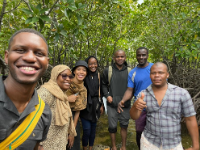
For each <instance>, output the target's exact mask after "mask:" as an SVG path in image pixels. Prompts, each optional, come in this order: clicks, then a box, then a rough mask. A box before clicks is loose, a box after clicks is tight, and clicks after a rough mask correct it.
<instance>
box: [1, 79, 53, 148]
mask: <svg viewBox="0 0 200 150" xmlns="http://www.w3.org/2000/svg"><path fill="white" fill-rule="evenodd" d="M38 103H39V101H38V95H37V91H36V90H35V91H34V94H33V96H32V98H31V100H30V102H29V103H28V105H27V106H26V108H25V110H24V111H23V112H22V113H21V114H19V112H18V111H17V108H16V107H15V105H14V104H13V102H12V101H11V100H10V98H9V97H8V96H7V95H6V93H5V88H4V83H3V79H2V77H0V142H2V141H3V140H5V139H6V138H7V137H8V136H9V135H10V134H11V133H12V132H13V131H14V130H15V129H16V128H17V127H18V126H19V125H20V124H21V123H22V122H23V120H24V119H25V118H26V116H28V115H29V114H30V113H31V112H33V111H34V110H35V105H37V104H38ZM50 124H51V110H50V108H49V106H48V105H47V104H45V108H44V111H43V113H42V116H41V117H40V119H39V121H38V123H37V125H36V127H35V128H34V130H33V132H32V133H31V135H30V136H29V137H28V139H27V140H26V141H25V142H24V143H23V144H22V145H20V146H19V147H18V148H16V150H33V149H34V147H35V145H36V143H37V142H40V141H43V140H45V139H46V136H47V132H48V129H49V126H50Z"/></svg>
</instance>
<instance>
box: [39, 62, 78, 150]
mask: <svg viewBox="0 0 200 150" xmlns="http://www.w3.org/2000/svg"><path fill="white" fill-rule="evenodd" d="M72 78H73V75H72V72H71V70H70V68H69V67H68V66H66V65H57V66H55V67H54V68H53V69H52V71H51V78H50V80H49V81H48V82H47V83H45V84H44V85H42V86H41V87H40V89H38V94H39V95H40V97H41V99H43V100H44V101H45V102H46V103H47V104H48V105H49V107H50V109H51V111H52V120H51V125H50V128H49V132H48V134H47V139H46V140H45V141H43V142H42V143H40V144H41V145H42V147H43V149H44V150H56V149H57V150H65V149H66V145H67V143H68V135H69V136H70V137H74V136H76V130H75V127H74V123H73V118H72V112H71V109H70V106H69V102H68V98H67V95H66V91H67V90H68V89H69V87H70V85H71V79H72ZM70 144H71V143H70V141H69V146H70ZM71 146H72V144H71Z"/></svg>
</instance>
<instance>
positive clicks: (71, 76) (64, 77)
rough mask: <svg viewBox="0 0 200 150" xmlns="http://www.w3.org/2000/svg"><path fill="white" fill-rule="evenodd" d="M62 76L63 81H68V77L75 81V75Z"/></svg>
mask: <svg viewBox="0 0 200 150" xmlns="http://www.w3.org/2000/svg"><path fill="white" fill-rule="evenodd" d="M61 76H62V78H63V80H66V79H67V77H69V79H73V78H74V76H73V75H67V74H61Z"/></svg>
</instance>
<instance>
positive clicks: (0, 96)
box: [0, 76, 39, 118]
mask: <svg viewBox="0 0 200 150" xmlns="http://www.w3.org/2000/svg"><path fill="white" fill-rule="evenodd" d="M0 91H1V92H0V101H2V102H4V108H5V109H8V110H9V111H11V112H13V113H15V114H17V115H19V113H18V111H17V108H16V107H15V105H14V104H13V102H12V101H11V100H10V98H9V97H8V96H7V94H6V93H5V87H4V82H3V76H0ZM37 104H39V100H38V94H37V91H36V90H34V93H33V96H32V98H31V100H30V102H29V103H28V105H27V107H26V108H25V110H24V111H23V112H22V114H21V116H20V118H21V117H24V116H27V115H28V114H30V113H31V112H32V111H34V110H35V107H34V106H35V105H37Z"/></svg>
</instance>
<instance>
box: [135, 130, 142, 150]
mask: <svg viewBox="0 0 200 150" xmlns="http://www.w3.org/2000/svg"><path fill="white" fill-rule="evenodd" d="M141 135H142V132H139V131H136V142H137V146H138V148H139V150H140V139H141Z"/></svg>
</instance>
